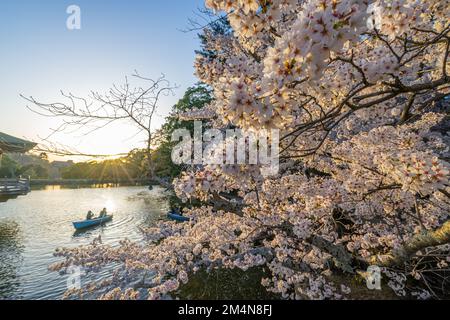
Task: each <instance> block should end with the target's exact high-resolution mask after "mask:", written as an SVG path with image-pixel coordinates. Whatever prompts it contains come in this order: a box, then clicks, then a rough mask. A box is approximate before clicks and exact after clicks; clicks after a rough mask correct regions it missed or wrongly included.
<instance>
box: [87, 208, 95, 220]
mask: <svg viewBox="0 0 450 320" xmlns="http://www.w3.org/2000/svg"><path fill="white" fill-rule="evenodd" d="M93 217H94V213H93V212H92V211H91V210H89V211H88V213H87V215H86V220H91V219H92V218H93Z"/></svg>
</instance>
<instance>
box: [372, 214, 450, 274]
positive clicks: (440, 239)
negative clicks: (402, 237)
mask: <svg viewBox="0 0 450 320" xmlns="http://www.w3.org/2000/svg"><path fill="white" fill-rule="evenodd" d="M447 243H450V220H449V221H447V222H445V223H444V224H443V225H442V226H441V227H440V228H439V229H437V230H435V231H425V232H423V233H421V234H418V235H416V236H414V237H412V238H411V239H410V240H409V241H407V243H406V244H405V245H404V246H403V247H401V248H399V249H397V250H392V251H391V252H389V253H388V254H383V255H376V256H373V257H371V258H370V259H369V263H370V264H373V265H378V266H383V267H391V266H399V265H401V264H403V263H405V262H406V261H408V260H410V259H411V258H412V257H413V256H414V255H415V254H416V253H417V251H419V250H423V249H425V248H428V247H435V246H439V245H443V244H447Z"/></svg>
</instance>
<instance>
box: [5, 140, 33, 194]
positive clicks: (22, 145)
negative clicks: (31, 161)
mask: <svg viewBox="0 0 450 320" xmlns="http://www.w3.org/2000/svg"><path fill="white" fill-rule="evenodd" d="M36 146H37V143H34V142H30V141H27V140H23V139H20V138H16V137H13V136H10V135H8V134H6V133H3V132H0V165H1V161H2V155H3V153H7V152H11V153H25V152H28V151H30V150H31V149H33V148H34V147H36ZM28 192H30V181H29V179H22V178H19V179H1V177H0V202H3V201H6V199H8V198H9V197H17V196H19V195H24V194H27V193H28ZM5 197H6V198H5Z"/></svg>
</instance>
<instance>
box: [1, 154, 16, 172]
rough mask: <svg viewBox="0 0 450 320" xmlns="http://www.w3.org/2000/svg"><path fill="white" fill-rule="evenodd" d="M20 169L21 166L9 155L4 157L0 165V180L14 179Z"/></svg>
mask: <svg viewBox="0 0 450 320" xmlns="http://www.w3.org/2000/svg"><path fill="white" fill-rule="evenodd" d="M18 169H19V164H18V163H17V162H15V161H14V160H13V159H11V158H10V157H8V156H7V155H3V156H2V160H1V163H0V178H13V177H15V176H16V173H17V171H18Z"/></svg>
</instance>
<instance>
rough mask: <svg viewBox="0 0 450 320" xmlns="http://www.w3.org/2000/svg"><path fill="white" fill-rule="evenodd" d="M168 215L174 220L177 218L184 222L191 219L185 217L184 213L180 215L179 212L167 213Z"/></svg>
mask: <svg viewBox="0 0 450 320" xmlns="http://www.w3.org/2000/svg"><path fill="white" fill-rule="evenodd" d="M167 217H168V218H169V219H172V220H175V221H182V222H184V221H189V218H187V217H183V216H182V215H179V214H177V213H173V212H172V213H170V212H169V213H168V214H167Z"/></svg>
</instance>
